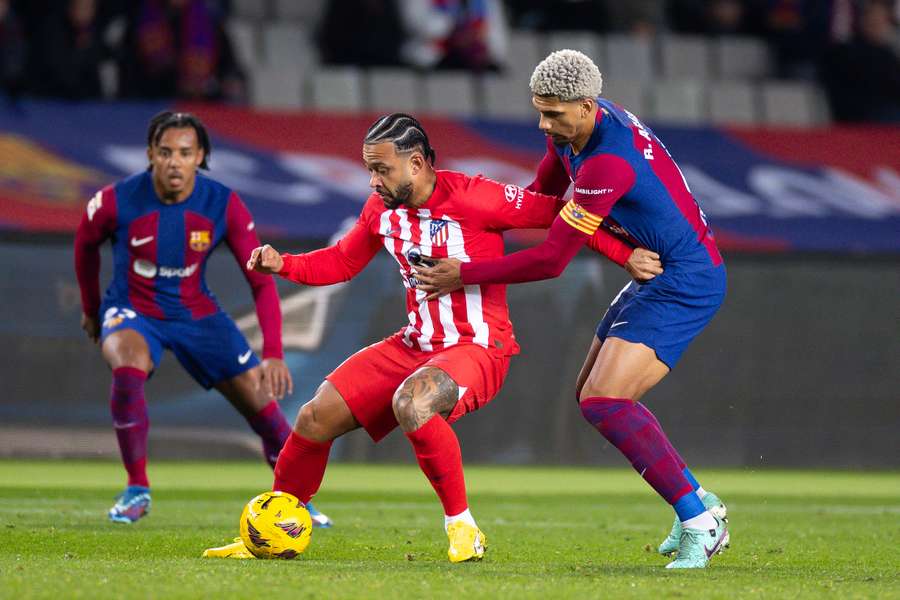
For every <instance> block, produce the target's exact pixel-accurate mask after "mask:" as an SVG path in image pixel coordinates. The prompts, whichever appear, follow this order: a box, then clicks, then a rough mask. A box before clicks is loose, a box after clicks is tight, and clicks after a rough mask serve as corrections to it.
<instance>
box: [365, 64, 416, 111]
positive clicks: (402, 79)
mask: <svg viewBox="0 0 900 600" xmlns="http://www.w3.org/2000/svg"><path fill="white" fill-rule="evenodd" d="M367 79H368V89H369V108H371V109H372V110H376V111H379V112H393V111H397V112H411V113H415V112H418V111H420V110H422V109H423V108H424V103H423V102H422V93H421V85H420V84H419V76H418V75H417V74H416V72H415V71H413V70H411V69H370V70H369V72H368V77H367Z"/></svg>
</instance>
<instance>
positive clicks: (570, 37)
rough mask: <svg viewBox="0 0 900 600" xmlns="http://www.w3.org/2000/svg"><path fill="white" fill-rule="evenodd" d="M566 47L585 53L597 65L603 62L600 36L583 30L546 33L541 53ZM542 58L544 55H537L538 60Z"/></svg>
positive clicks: (544, 53) (545, 53) (532, 68)
mask: <svg viewBox="0 0 900 600" xmlns="http://www.w3.org/2000/svg"><path fill="white" fill-rule="evenodd" d="M566 48H568V49H570V50H578V51H579V52H584V53H585V54H587V55H588V56H590V57H591V58H593V59H594V62H596V63H597V64H598V65H602V64H603V63H604V61H603V46H602V43H601V38H599V37H597V36H596V35H594V34H593V33H588V32H583V31H556V32H554V33H551V34H548V35H547V44H546V47H545V48H544V52H543V55H547V54H548V53H550V52H553V51H554V50H563V49H566ZM542 58H544V56H540V57H538V61H540V60H541V59H542ZM536 64H537V63H533V64H532V65H531V68H530V69H529V73H528V75H531V72H530V71H532V70H534V65H536ZM601 68H602V67H601Z"/></svg>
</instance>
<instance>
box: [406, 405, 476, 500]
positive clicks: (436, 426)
mask: <svg viewBox="0 0 900 600" xmlns="http://www.w3.org/2000/svg"><path fill="white" fill-rule="evenodd" d="M406 437H407V438H409V441H410V442H412V445H413V449H414V450H415V452H416V459H417V460H418V461H419V467H421V468H422V472H423V473H425V476H426V477H427V478H428V481H430V482H431V487H433V488H434V491H435V492H437V495H438V497H439V498H440V499H441V504H443V505H444V514H445V515H449V516H453V515H458V514H459V513H461V512H463V511H464V510H466V509H467V508H468V507H469V503H468V501H467V500H466V480H465V477H464V476H463V467H462V452H461V451H460V449H459V440H458V439H457V437H456V434H455V433H454V432H453V428H452V427H450V425H449V424H448V423H447V421H445V420H444V418H443V417H442V416H441V415H434V416H433V417H431V418H430V419H428V422H427V423H425V424H424V425H422V426H421V427H419V428H418V429H416V430H415V431H411V432H409V433H407V434H406Z"/></svg>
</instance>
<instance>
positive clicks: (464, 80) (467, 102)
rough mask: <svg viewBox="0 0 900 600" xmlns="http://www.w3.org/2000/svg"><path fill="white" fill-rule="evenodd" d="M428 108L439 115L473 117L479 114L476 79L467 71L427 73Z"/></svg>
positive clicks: (426, 94)
mask: <svg viewBox="0 0 900 600" xmlns="http://www.w3.org/2000/svg"><path fill="white" fill-rule="evenodd" d="M424 81H425V86H424V89H425V104H426V110H427V111H428V112H430V113H434V114H439V115H452V116H457V117H473V116H476V115H477V114H478V112H479V111H478V101H477V95H476V90H475V81H474V80H473V78H472V77H470V76H469V75H468V74H466V73H432V74H429V75H426V76H425V78H424Z"/></svg>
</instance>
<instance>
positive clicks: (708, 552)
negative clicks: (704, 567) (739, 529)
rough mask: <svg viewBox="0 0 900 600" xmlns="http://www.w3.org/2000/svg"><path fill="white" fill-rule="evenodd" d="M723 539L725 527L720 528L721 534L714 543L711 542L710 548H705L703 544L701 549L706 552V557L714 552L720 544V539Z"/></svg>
mask: <svg viewBox="0 0 900 600" xmlns="http://www.w3.org/2000/svg"><path fill="white" fill-rule="evenodd" d="M724 539H725V529H723V530H722V535H720V536H719V539H717V540H716V543H715V544H713V547H712V548H707V547H706V545H704V546H703V551H704V552H706V558H707V559H708V558H709V557H710V556H712V555H713V554H715V553H716V551H717V550H718V549H719V546H721V545H722V540H724Z"/></svg>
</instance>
